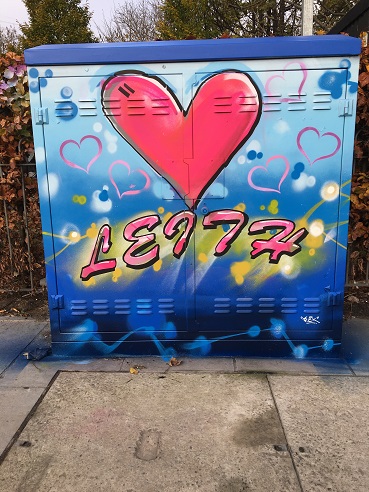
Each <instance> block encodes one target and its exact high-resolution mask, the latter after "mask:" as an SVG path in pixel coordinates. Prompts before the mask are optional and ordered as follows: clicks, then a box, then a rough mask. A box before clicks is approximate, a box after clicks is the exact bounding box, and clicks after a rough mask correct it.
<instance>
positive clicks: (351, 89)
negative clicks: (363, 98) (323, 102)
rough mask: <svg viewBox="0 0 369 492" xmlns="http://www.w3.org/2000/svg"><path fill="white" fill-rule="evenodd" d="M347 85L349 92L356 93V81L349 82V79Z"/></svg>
mask: <svg viewBox="0 0 369 492" xmlns="http://www.w3.org/2000/svg"><path fill="white" fill-rule="evenodd" d="M348 86H349V92H350V94H356V92H357V87H358V84H357V82H351V81H349V83H348Z"/></svg>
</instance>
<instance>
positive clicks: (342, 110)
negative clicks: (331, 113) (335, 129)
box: [338, 99, 354, 116]
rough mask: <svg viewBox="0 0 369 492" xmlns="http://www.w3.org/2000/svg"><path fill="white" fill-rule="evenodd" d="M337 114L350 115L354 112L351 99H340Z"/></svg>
mask: <svg viewBox="0 0 369 492" xmlns="http://www.w3.org/2000/svg"><path fill="white" fill-rule="evenodd" d="M338 112H339V113H338V114H339V116H352V115H353V113H354V101H353V99H341V100H340V101H339V106H338Z"/></svg>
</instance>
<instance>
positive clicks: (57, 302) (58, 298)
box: [50, 294, 64, 309]
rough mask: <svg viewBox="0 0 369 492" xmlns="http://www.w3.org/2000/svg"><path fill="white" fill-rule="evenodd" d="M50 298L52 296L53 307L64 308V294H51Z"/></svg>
mask: <svg viewBox="0 0 369 492" xmlns="http://www.w3.org/2000/svg"><path fill="white" fill-rule="evenodd" d="M50 298H51V303H50V307H51V309H64V296H63V295H62V294H57V295H55V296H50Z"/></svg>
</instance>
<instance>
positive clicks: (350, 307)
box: [344, 286, 369, 319]
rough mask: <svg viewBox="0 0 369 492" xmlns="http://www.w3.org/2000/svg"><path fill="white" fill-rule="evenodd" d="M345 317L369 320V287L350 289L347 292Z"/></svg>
mask: <svg viewBox="0 0 369 492" xmlns="http://www.w3.org/2000/svg"><path fill="white" fill-rule="evenodd" d="M344 317H345V319H348V318H352V317H354V318H368V319H369V287H359V286H357V287H349V288H347V289H346V291H345V304H344Z"/></svg>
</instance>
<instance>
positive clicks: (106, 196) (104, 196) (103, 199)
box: [99, 190, 109, 202]
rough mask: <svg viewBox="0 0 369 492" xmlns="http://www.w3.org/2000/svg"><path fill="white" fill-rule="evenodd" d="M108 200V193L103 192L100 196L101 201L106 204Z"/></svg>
mask: <svg viewBox="0 0 369 492" xmlns="http://www.w3.org/2000/svg"><path fill="white" fill-rule="evenodd" d="M108 199H109V195H108V192H107V191H106V190H103V191H102V192H101V193H100V194H99V200H101V201H102V202H106V201H107V200H108Z"/></svg>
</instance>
